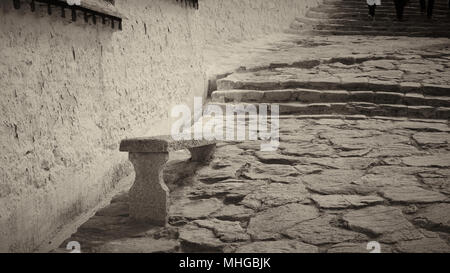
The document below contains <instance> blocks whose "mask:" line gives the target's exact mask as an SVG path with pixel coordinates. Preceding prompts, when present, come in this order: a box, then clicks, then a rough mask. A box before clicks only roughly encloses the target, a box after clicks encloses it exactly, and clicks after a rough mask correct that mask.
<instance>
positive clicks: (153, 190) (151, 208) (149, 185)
mask: <svg viewBox="0 0 450 273" xmlns="http://www.w3.org/2000/svg"><path fill="white" fill-rule="evenodd" d="M167 160H169V154H168V153H130V161H131V162H132V163H133V166H134V170H135V173H136V179H135V181H134V184H133V186H132V187H131V189H130V193H129V203H130V215H131V217H133V218H134V219H136V220H138V221H144V222H149V223H152V224H156V225H161V226H164V225H166V224H167V220H168V211H169V189H168V188H167V186H166V184H165V183H164V180H163V168H164V166H165V165H166V162H167Z"/></svg>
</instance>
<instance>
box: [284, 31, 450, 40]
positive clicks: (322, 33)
mask: <svg viewBox="0 0 450 273" xmlns="http://www.w3.org/2000/svg"><path fill="white" fill-rule="evenodd" d="M286 33H291V34H300V35H318V36H329V35H336V36H354V35H366V36H407V37H433V38H449V37H450V34H449V33H448V31H447V30H433V31H430V30H429V31H426V32H425V31H421V32H410V31H396V32H394V31H370V30H367V31H364V32H362V31H361V30H298V29H289V30H287V31H286Z"/></svg>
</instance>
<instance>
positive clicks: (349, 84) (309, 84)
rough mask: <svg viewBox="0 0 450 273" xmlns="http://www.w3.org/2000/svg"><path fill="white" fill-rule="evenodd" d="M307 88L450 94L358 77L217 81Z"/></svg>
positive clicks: (446, 89)
mask: <svg viewBox="0 0 450 273" xmlns="http://www.w3.org/2000/svg"><path fill="white" fill-rule="evenodd" d="M297 88H306V89H314V90H346V91H367V90H370V91H381V92H396V93H404V94H405V93H416V94H420V95H423V96H439V97H447V96H450V86H447V85H434V84H424V85H422V84H416V83H397V82H391V81H379V80H377V81H375V80H374V81H371V80H369V81H367V80H358V78H356V77H355V78H354V79H348V80H342V81H341V80H339V79H334V78H333V79H314V80H307V79H305V80H303V79H293V80H290V79H287V80H279V81H271V80H264V79H261V80H259V79H258V81H252V80H240V79H233V78H232V77H226V78H223V79H220V80H218V81H217V90H234V89H244V90H262V91H265V90H281V89H297Z"/></svg>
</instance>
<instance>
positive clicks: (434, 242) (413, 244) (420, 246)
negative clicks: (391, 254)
mask: <svg viewBox="0 0 450 273" xmlns="http://www.w3.org/2000/svg"><path fill="white" fill-rule="evenodd" d="M397 250H398V251H399V252H405V253H449V252H450V245H449V244H448V243H446V242H445V241H444V240H442V239H440V238H424V239H421V240H413V241H406V242H401V243H399V244H398V245H397Z"/></svg>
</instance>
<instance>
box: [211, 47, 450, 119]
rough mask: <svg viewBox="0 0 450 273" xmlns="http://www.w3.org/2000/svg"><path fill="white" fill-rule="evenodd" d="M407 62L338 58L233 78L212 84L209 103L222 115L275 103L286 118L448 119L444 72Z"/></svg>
mask: <svg viewBox="0 0 450 273" xmlns="http://www.w3.org/2000/svg"><path fill="white" fill-rule="evenodd" d="M444 55H445V54H444ZM352 60H353V62H352ZM406 61H407V60H406ZM406 61H405V60H402V59H400V60H392V59H378V58H377V57H372V58H369V59H367V58H365V59H361V60H355V59H354V58H353V59H352V58H351V57H348V58H345V57H341V58H332V59H328V60H321V61H317V63H316V64H315V67H311V66H310V67H308V68H304V67H292V66H290V67H277V68H265V69H264V68H262V69H261V70H257V71H241V72H236V73H233V74H231V75H229V76H227V77H225V78H223V79H220V80H218V81H217V90H216V91H214V92H213V93H212V95H211V97H212V103H213V104H215V105H219V106H221V107H222V108H223V109H224V110H225V109H226V106H227V105H242V104H254V105H255V106H256V105H257V104H260V103H267V104H272V103H276V104H278V105H279V106H280V114H285V115H288V114H295V115H366V116H390V117H407V118H419V119H449V118H450V96H449V94H450V85H448V83H446V81H447V80H450V78H449V77H448V76H445V75H447V74H448V73H447V72H445V71H446V69H445V66H442V67H439V65H438V64H433V63H431V62H430V63H429V64H428V65H425V64H424V65H416V64H414V63H412V64H407V63H406ZM410 61H411V60H410ZM417 61H421V62H425V60H423V59H418V60H417ZM413 62H414V60H413ZM414 69H419V70H424V71H428V70H432V69H438V70H441V71H443V72H436V73H447V74H439V75H443V76H440V77H442V80H444V82H441V83H440V84H431V83H429V81H427V80H429V78H428V77H429V76H428V75H427V74H420V73H417V74H416V73H414V71H413V70H414ZM346 71H348V72H350V73H346ZM358 71H359V72H358ZM365 71H366V72H365ZM436 71H437V70H436ZM342 72H344V73H342ZM330 75H331V76H330Z"/></svg>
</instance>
